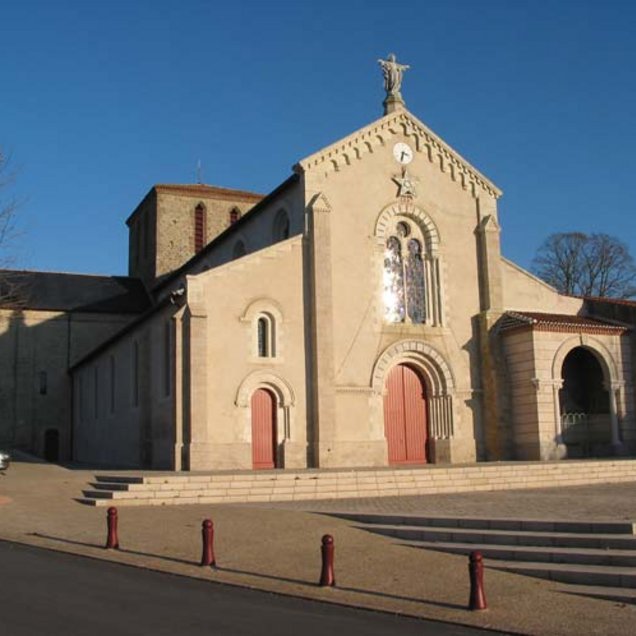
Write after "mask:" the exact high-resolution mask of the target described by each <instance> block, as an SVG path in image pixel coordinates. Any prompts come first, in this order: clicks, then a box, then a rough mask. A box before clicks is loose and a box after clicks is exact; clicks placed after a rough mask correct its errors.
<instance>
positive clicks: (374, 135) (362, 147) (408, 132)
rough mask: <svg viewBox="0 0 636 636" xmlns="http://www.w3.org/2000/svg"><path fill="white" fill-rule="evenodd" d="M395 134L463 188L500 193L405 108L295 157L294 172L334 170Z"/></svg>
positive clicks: (344, 165)
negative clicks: (315, 149)
mask: <svg viewBox="0 0 636 636" xmlns="http://www.w3.org/2000/svg"><path fill="white" fill-rule="evenodd" d="M397 135H403V136H405V137H407V138H410V139H411V140H412V142H413V145H414V146H415V148H416V150H417V151H418V152H421V153H423V154H424V155H425V156H427V157H428V160H429V161H431V162H435V163H437V164H438V165H439V167H440V169H441V170H442V171H443V172H447V173H448V174H449V176H450V177H451V178H452V179H453V180H454V181H458V182H459V183H460V184H461V185H462V187H463V188H464V189H465V190H471V191H472V192H473V194H476V190H477V189H478V188H479V189H483V190H485V191H486V192H487V193H488V194H490V195H491V196H493V197H495V198H499V197H500V196H501V194H502V192H501V190H500V189H499V188H498V187H497V186H496V185H495V184H494V183H492V181H490V180H489V179H487V178H486V177H485V176H484V175H483V174H481V173H480V172H479V171H478V170H476V169H475V168H473V166H471V165H470V163H468V161H466V160H465V159H464V158H463V157H462V156H461V155H460V154H459V153H458V152H456V151H455V150H453V149H452V148H451V147H450V146H449V145H448V144H447V143H446V142H444V141H443V140H442V139H441V138H440V137H438V136H437V135H436V134H435V133H434V132H433V131H432V130H430V129H429V128H428V127H427V126H425V125H424V124H423V123H422V122H421V121H420V120H419V119H417V117H415V115H413V114H412V113H410V112H409V111H407V110H398V111H396V112H394V113H390V114H388V115H385V116H384V117H382V118H380V119H377V120H376V121H374V122H373V123H371V124H369V125H368V126H365V127H364V128H360V129H359V130H357V131H356V132H353V133H351V134H350V135H347V136H346V137H344V138H343V139H341V140H340V141H337V142H335V143H333V144H331V145H330V146H327V147H326V148H323V149H322V150H319V151H318V152H316V153H314V154H312V155H309V156H308V157H306V158H305V159H302V160H301V161H299V162H298V163H297V164H296V165H295V166H294V170H295V171H296V172H310V171H312V170H317V169H321V170H324V171H325V172H326V173H329V172H338V171H340V170H341V169H343V168H345V167H346V166H347V165H350V164H351V163H353V162H354V161H358V160H360V159H362V158H363V157H364V156H365V155H367V154H370V153H373V152H375V150H376V149H377V148H378V147H383V146H385V145H386V144H387V142H388V140H389V139H390V138H391V137H393V136H397Z"/></svg>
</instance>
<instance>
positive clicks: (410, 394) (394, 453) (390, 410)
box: [384, 364, 429, 465]
mask: <svg viewBox="0 0 636 636" xmlns="http://www.w3.org/2000/svg"><path fill="white" fill-rule="evenodd" d="M385 388H386V393H385V395H384V432H385V436H386V440H387V446H388V451H389V464H392V465H395V464H423V463H426V462H427V461H428V460H429V452H428V426H427V421H426V413H427V408H426V387H425V386H424V382H423V381H422V379H421V378H420V376H419V374H418V373H417V372H416V371H415V370H414V369H413V368H411V367H409V366H407V365H405V364H398V365H397V366H395V367H393V368H392V369H391V371H390V372H389V374H388V376H387V378H386V385H385Z"/></svg>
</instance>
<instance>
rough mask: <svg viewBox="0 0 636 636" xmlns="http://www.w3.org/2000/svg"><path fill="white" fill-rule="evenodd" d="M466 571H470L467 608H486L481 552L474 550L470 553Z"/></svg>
mask: <svg viewBox="0 0 636 636" xmlns="http://www.w3.org/2000/svg"><path fill="white" fill-rule="evenodd" d="M468 572H469V573H470V600H469V601H468V609H470V610H485V609H488V604H487V603H486V594H485V593H484V559H483V557H482V556H481V552H477V551H476V550H475V551H473V552H471V553H470V557H469V560H468Z"/></svg>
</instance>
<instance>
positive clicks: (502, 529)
mask: <svg viewBox="0 0 636 636" xmlns="http://www.w3.org/2000/svg"><path fill="white" fill-rule="evenodd" d="M336 516H338V517H341V518H345V519H349V520H353V521H356V522H358V523H359V524H360V525H359V527H361V528H363V529H365V530H368V531H370V532H374V533H377V534H382V535H386V536H389V537H393V538H394V539H396V540H399V541H400V543H402V544H403V545H407V546H411V547H413V548H424V549H429V550H438V551H442V552H451V553H455V554H466V555H468V554H469V553H470V552H471V551H473V550H479V551H480V552H481V553H482V555H483V556H484V557H485V558H486V565H487V567H490V568H495V569H500V570H508V571H511V572H516V573H519V574H526V575H530V576H536V577H541V578H547V579H551V580H553V581H559V582H562V583H570V584H576V585H578V586H581V587H579V588H578V590H579V591H580V593H584V594H588V595H594V596H598V597H603V598H611V599H613V600H621V601H624V602H632V603H633V602H636V535H635V534H634V530H635V525H636V524H635V523H633V522H631V521H603V522H600V521H544V520H533V519H496V518H495V519H493V518H475V517H473V518H467V517H436V516H426V517H423V516H416V515H387V514H364V513H359V514H358V513H355V514H354V513H352V514H346V513H336Z"/></svg>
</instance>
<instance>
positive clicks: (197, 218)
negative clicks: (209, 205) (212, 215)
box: [194, 203, 206, 253]
mask: <svg viewBox="0 0 636 636" xmlns="http://www.w3.org/2000/svg"><path fill="white" fill-rule="evenodd" d="M205 238H206V209H205V206H204V205H203V203H199V204H197V207H196V208H194V251H195V253H197V252H200V251H201V250H202V249H203V247H204V246H205Z"/></svg>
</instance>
